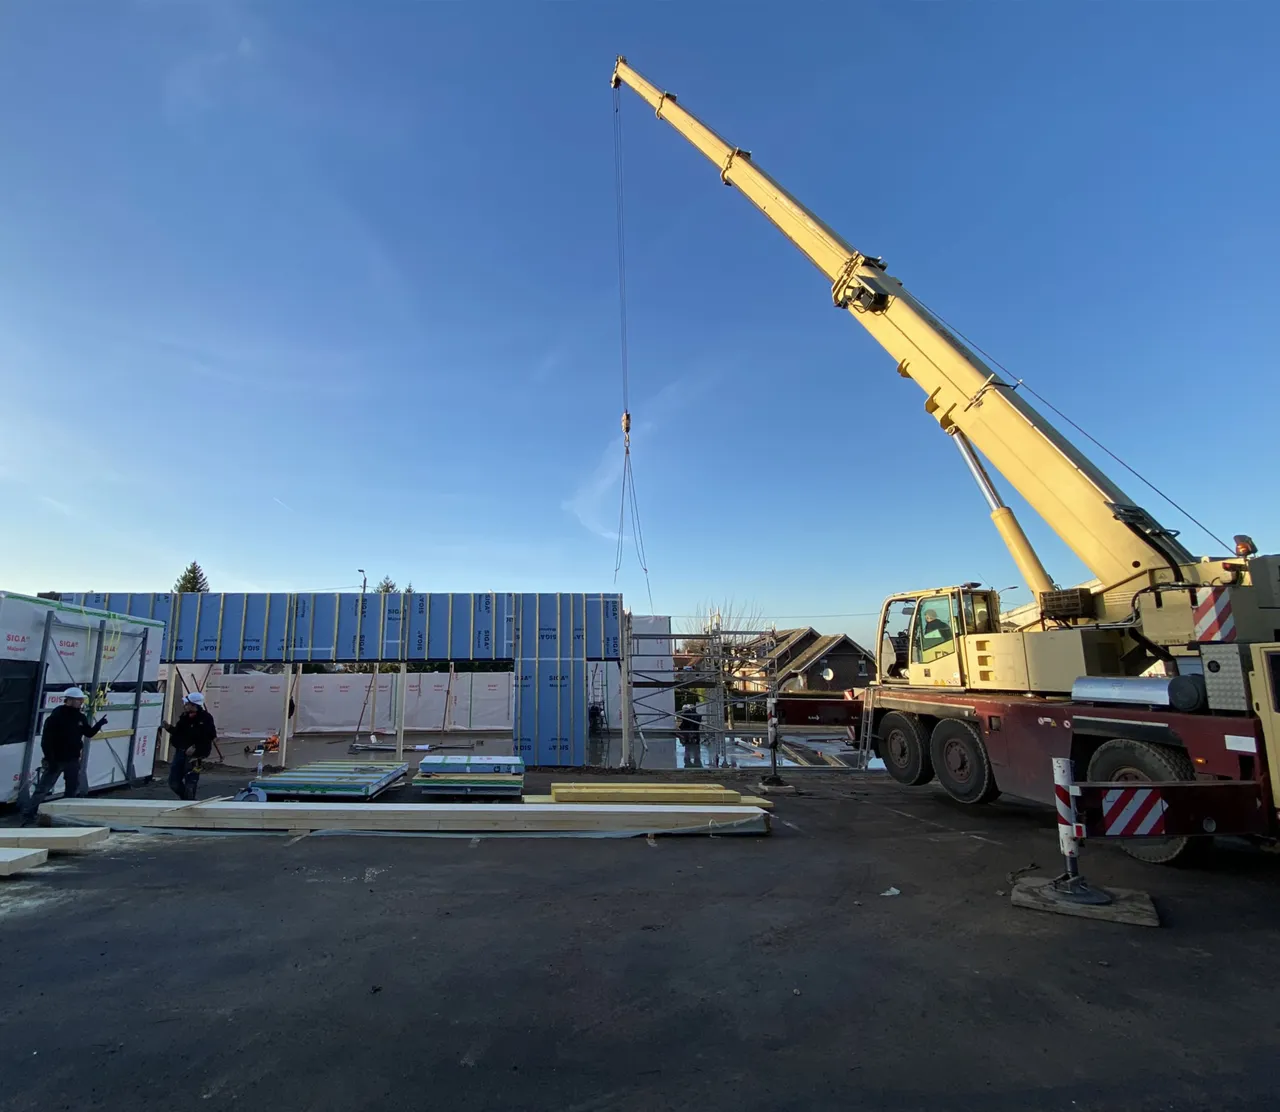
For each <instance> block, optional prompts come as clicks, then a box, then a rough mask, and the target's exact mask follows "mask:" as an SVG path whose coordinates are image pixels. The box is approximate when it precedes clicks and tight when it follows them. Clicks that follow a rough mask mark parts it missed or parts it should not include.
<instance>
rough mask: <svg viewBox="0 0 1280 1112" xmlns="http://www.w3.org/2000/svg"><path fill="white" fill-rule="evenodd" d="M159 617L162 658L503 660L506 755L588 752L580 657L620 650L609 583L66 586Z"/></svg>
mask: <svg viewBox="0 0 1280 1112" xmlns="http://www.w3.org/2000/svg"><path fill="white" fill-rule="evenodd" d="M62 598H63V601H64V602H67V603H70V604H73V605H78V606H85V607H91V608H94V609H99V610H109V611H112V612H113V613H117V614H128V615H131V616H133V617H138V618H151V619H154V620H158V621H162V622H164V623H165V633H164V647H163V650H162V653H161V660H163V661H164V662H165V663H169V664H175V663H176V664H292V663H297V662H303V661H316V662H324V663H330V664H345V663H357V662H382V663H399V662H421V661H427V660H431V661H467V660H485V661H492V660H510V661H511V662H512V668H513V671H514V672H515V683H514V687H515V707H514V710H513V715H512V720H513V724H514V725H513V739H514V744H515V754H516V755H517V756H519V757H522V758H524V761H525V764H526V765H529V766H535V767H537V766H540V767H550V766H569V767H572V766H577V765H582V764H585V763H586V753H587V722H588V713H587V707H588V690H587V671H588V669H587V662H588V661H601V660H613V661H617V660H621V658H622V596H621V595H618V594H582V593H568V594H549V593H544V594H515V593H504V592H500V591H486V592H481V593H479V594H443V593H417V592H415V593H413V594H406V593H403V592H393V593H391V594H378V593H376V592H366V593H364V594H301V595H299V594H282V593H273V594H211V593H209V594H173V593H167V594H96V593H93V592H83V593H78V594H64V595H63V596H62Z"/></svg>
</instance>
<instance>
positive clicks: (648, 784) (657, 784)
mask: <svg viewBox="0 0 1280 1112" xmlns="http://www.w3.org/2000/svg"><path fill="white" fill-rule="evenodd" d="M595 788H625V789H627V790H628V791H649V790H651V789H652V790H660V791H664V792H703V791H706V790H707V789H708V788H714V789H715V790H716V791H721V792H722V791H727V790H728V789H727V788H726V787H725V786H724V785H723V784H704V783H680V782H672V783H663V782H662V781H661V780H646V781H641V782H640V783H636V782H635V781H632V780H623V781H620V782H615V783H612V784H609V783H603V782H601V781H599V780H556V781H553V782H552V784H551V791H552V793H553V794H554V793H555V792H558V791H562V790H566V791H567V790H573V791H577V790H579V789H595Z"/></svg>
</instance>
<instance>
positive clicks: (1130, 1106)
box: [0, 773, 1280, 1112]
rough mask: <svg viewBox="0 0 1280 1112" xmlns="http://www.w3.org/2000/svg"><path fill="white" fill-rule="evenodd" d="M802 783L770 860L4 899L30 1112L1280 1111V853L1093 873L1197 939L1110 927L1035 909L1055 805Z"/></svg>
mask: <svg viewBox="0 0 1280 1112" xmlns="http://www.w3.org/2000/svg"><path fill="white" fill-rule="evenodd" d="M653 775H655V774H647V777H648V776H653ZM647 777H646V778H647ZM242 778H243V775H242V774H241V776H240V779H242ZM557 778H561V779H562V778H564V777H563V776H560V777H557ZM573 778H574V779H582V778H584V777H583V776H582V774H577V773H576V774H575V775H574V777H573ZM528 779H529V790H530V791H532V792H536V791H539V790H545V784H546V783H547V782H549V780H550V779H551V777H549V776H544V775H540V774H535V775H531V776H530V777H529V778H528ZM704 779H705V777H704ZM717 779H719V780H721V781H722V782H726V783H741V784H742V785H743V786H744V787H745V786H746V784H747V783H748V780H747V779H746V777H744V776H735V775H732V774H730V775H725V776H721V777H717ZM791 779H792V781H793V782H794V783H797V784H799V785H800V786H801V787H802V789H804V794H801V795H798V796H795V797H784V798H781V799H779V801H778V804H777V810H776V812H775V815H776V822H775V825H774V833H773V834H772V835H771V836H769V837H760V838H751V837H724V838H709V837H684V838H659V839H656V840H654V841H653V842H650V841H648V840H646V839H626V840H618V839H548V838H543V839H517V838H486V839H471V838H467V837H462V838H429V837H418V838H407V837H361V836H323V835H312V836H309V837H305V838H301V839H297V838H289V837H285V836H274V835H272V836H266V835H263V836H235V835H231V836H228V835H204V836H200V835H194V836H193V835H127V834H117V835H113V836H112V838H111V840H110V842H109V843H107V844H106V845H105V846H104V847H103V848H101V849H100V850H97V851H95V852H92V853H90V854H87V855H84V856H81V857H74V858H73V857H65V858H57V859H54V860H53V861H51V863H50V864H49V865H47V866H45V867H43V868H41V869H39V870H36V871H35V872H33V873H30V874H27V875H26V877H25V878H13V879H9V880H6V881H0V1000H3V1001H4V1007H3V1009H2V1010H0V1108H2V1109H4V1112H9V1110H14V1112H17V1110H27V1109H32V1110H36V1109H38V1110H40V1112H51V1110H55V1109H63V1108H68V1109H76V1110H77V1112H84V1110H89V1109H117V1108H118V1109H129V1110H130V1112H148V1110H151V1109H155V1110H161V1109H163V1110H164V1112H173V1110H174V1109H185V1108H197V1107H198V1108H201V1109H221V1108H246V1107H252V1108H255V1109H258V1108H269V1109H294V1108H299V1109H302V1108H305V1109H335V1110H337V1109H341V1110H343V1112H353V1110H359V1109H382V1108H392V1107H423V1108H441V1109H447V1110H449V1112H455V1110H456V1112H462V1110H471V1109H495V1110H496V1109H502V1110H504V1112H505V1110H509V1109H543V1108H546V1109H556V1110H557V1112H597V1110H599V1112H605V1110H615V1109H616V1110H623V1109H625V1110H637V1112H639V1110H644V1112H653V1110H657V1109H673V1110H684V1109H689V1110H693V1109H697V1110H700V1112H702V1110H708V1109H733V1110H735V1112H748V1110H756V1109H759V1110H762V1112H763V1110H769V1112H780V1110H792V1109H794V1110H797V1112H798V1110H801V1109H803V1110H806V1112H808V1110H812V1109H828V1108H831V1109H836V1108H839V1109H862V1108H865V1109H877V1110H898V1109H902V1110H907V1109H910V1110H913V1112H915V1110H919V1109H938V1110H962V1109H963V1110H969V1109H973V1110H978V1109H981V1110H983V1112H1005V1110H1007V1112H1029V1110H1042V1109H1043V1110H1056V1109H1062V1110H1064V1112H1065V1110H1072V1112H1083V1110H1090V1109H1097V1110H1102V1109H1107V1110H1111V1109H1116V1110H1119V1109H1123V1110H1125V1112H1144V1110H1156V1109H1160V1110H1183V1109H1186V1110H1197V1112H1198V1110H1202V1109H1215V1110H1230V1109H1274V1108H1276V1107H1277V1105H1278V1104H1280V1098H1276V1097H1275V1096H1274V1092H1275V1077H1276V1067H1277V1065H1278V1064H1280V1021H1278V1020H1277V1015H1278V1014H1280V1010H1278V1009H1277V1008H1276V1006H1275V989H1274V986H1275V985H1276V984H1277V983H1278V982H1280V945H1278V943H1280V928H1278V927H1277V922H1276V920H1277V909H1278V908H1280V901H1278V900H1277V895H1278V894H1280V860H1277V859H1276V858H1275V857H1273V856H1270V855H1267V854H1264V853H1261V852H1258V851H1254V850H1248V849H1243V848H1224V849H1220V850H1219V852H1217V853H1216V854H1215V855H1214V857H1213V859H1212V860H1211V861H1210V862H1209V864H1207V865H1206V866H1203V867H1199V868H1197V869H1194V870H1191V869H1169V868H1158V867H1153V866H1146V865H1141V864H1139V863H1137V862H1134V861H1131V860H1130V859H1128V858H1127V857H1125V856H1124V855H1123V854H1122V853H1120V852H1119V851H1118V850H1117V849H1115V848H1113V847H1110V846H1104V845H1095V844H1090V845H1088V846H1086V847H1085V850H1084V856H1083V857H1082V861H1083V864H1084V871H1085V873H1086V875H1087V876H1088V877H1089V879H1090V880H1092V881H1093V882H1095V883H1098V884H1103V885H1115V886H1124V887H1131V888H1143V889H1146V890H1147V891H1149V892H1150V893H1151V894H1152V896H1153V897H1154V899H1155V901H1156V904H1157V906H1158V908H1159V910H1160V913H1161V916H1162V919H1163V923H1164V925H1163V926H1162V927H1161V928H1159V929H1150V928H1140V927H1131V926H1122V925H1118V924H1113V923H1094V922H1083V921H1081V920H1078V919H1070V918H1064V917H1059V916H1054V915H1047V914H1043V913H1038V912H1033V911H1026V910H1022V909H1016V908H1013V907H1011V906H1010V902H1009V896H1008V892H1009V889H1010V887H1011V880H1010V874H1014V873H1016V872H1017V871H1019V870H1025V869H1029V870H1030V871H1031V872H1032V874H1033V875H1035V874H1039V875H1052V874H1053V873H1054V872H1055V871H1056V869H1057V862H1058V858H1057V855H1056V836H1055V829H1054V819H1053V816H1052V814H1050V813H1049V812H1048V811H1046V810H1044V809H1042V808H1037V807H1031V806H1024V805H1019V804H1017V803H1008V802H1004V801H1001V802H999V803H996V804H994V805H992V806H990V807H985V808H980V809H964V808H961V807H959V806H958V805H955V804H952V803H951V802H950V801H949V800H947V799H946V798H945V797H943V796H941V795H940V794H939V793H937V792H936V791H935V790H932V789H918V790H912V791H908V790H903V789H901V788H899V787H897V786H896V785H893V784H891V783H889V782H886V781H884V780H882V779H880V778H879V777H870V778H868V777H860V776H858V775H857V774H841V773H799V774H796V775H794V776H792V777H791ZM223 780H225V781H226V782H225V783H224V782H222V781H223ZM237 782H238V781H235V780H234V778H233V777H231V776H227V775H225V774H223V775H222V776H221V777H219V776H218V775H214V776H207V777H206V779H205V782H204V783H203V784H202V790H201V794H202V796H203V795H214V794H222V793H223V792H224V791H229V790H232V788H233V787H234V786H235V784H236V783H237ZM162 791H163V788H162V786H161V785H153V786H152V787H151V789H150V790H149V793H150V794H154V793H156V792H162ZM895 889H896V890H897V893H898V894H896V895H886V894H885V893H888V892H891V891H893V890H895Z"/></svg>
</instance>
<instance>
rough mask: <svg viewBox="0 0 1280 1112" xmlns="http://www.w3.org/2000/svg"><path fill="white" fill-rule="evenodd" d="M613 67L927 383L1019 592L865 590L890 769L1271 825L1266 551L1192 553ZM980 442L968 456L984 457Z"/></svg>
mask: <svg viewBox="0 0 1280 1112" xmlns="http://www.w3.org/2000/svg"><path fill="white" fill-rule="evenodd" d="M612 85H613V88H614V89H615V90H616V89H618V88H619V86H620V85H627V86H628V87H630V88H631V89H633V90H634V91H635V92H636V93H638V94H639V95H640V96H641V97H642V98H643V99H644V100H646V101H647V102H648V103H649V104H650V105H651V106H652V107H653V109H654V112H655V114H656V115H657V117H658V118H659V119H661V120H665V121H666V122H667V123H669V124H670V125H671V126H672V127H674V128H675V129H676V131H678V132H679V133H680V134H681V135H683V136H684V137H685V138H686V139H687V140H688V141H689V142H690V143H692V144H693V146H694V147H696V148H697V149H698V150H699V151H701V152H702V153H703V154H704V155H706V157H707V158H708V159H710V160H711V162H712V163H713V164H714V165H715V166H716V167H717V168H718V170H719V172H720V180H721V181H722V182H723V183H724V184H725V185H729V186H734V187H736V188H737V189H738V190H739V191H741V193H742V194H743V195H744V196H745V197H746V198H747V199H748V200H749V201H751V203H752V204H754V205H755V206H756V208H758V209H759V210H760V212H762V213H763V214H764V215H765V216H766V217H767V218H768V219H769V220H770V221H772V223H773V225H774V226H775V227H776V228H777V229H778V230H779V231H780V232H782V234H783V235H785V236H786V237H787V238H788V239H789V240H791V242H792V243H794V244H795V245H796V246H797V247H798V248H799V249H800V250H801V251H802V252H803V253H804V254H805V255H806V256H808V258H809V260H810V261H811V262H812V263H813V264H814V265H815V266H816V267H817V268H818V269H819V270H820V271H821V272H822V273H823V275H824V276H825V277H826V279H827V281H828V282H830V284H831V298H832V302H833V304H834V305H835V306H836V307H837V308H839V309H845V310H847V311H848V312H849V313H851V314H852V315H853V318H854V319H855V320H856V321H857V322H858V323H859V324H861V325H862V326H863V327H864V328H865V329H866V330H867V331H868V332H870V333H871V335H872V336H873V337H874V338H875V339H876V340H877V341H878V342H879V344H880V345H881V346H882V347H883V348H884V349H885V350H886V351H887V352H888V353H889V354H890V355H891V356H892V357H893V359H894V360H895V361H896V362H897V369H898V374H899V375H901V376H902V377H903V378H908V379H911V380H912V381H913V382H915V383H916V384H917V385H918V386H919V387H920V388H921V389H922V390H923V391H924V393H925V403H924V408H925V412H926V413H928V414H929V415H930V416H931V417H932V418H933V419H934V420H935V421H936V422H937V423H938V426H939V427H940V428H941V429H942V431H943V432H944V433H945V434H946V435H947V436H949V437H950V438H951V439H952V441H953V442H954V443H955V445H956V448H957V449H958V450H959V452H960V455H961V457H962V458H963V460H964V463H965V465H966V466H967V467H968V469H969V470H970V472H971V473H972V474H973V477H974V479H975V480H976V482H977V484H978V487H979V489H980V490H981V492H982V495H983V497H984V498H985V500H986V502H987V504H988V506H989V508H990V511H991V520H992V522H993V524H994V525H995V527H996V529H997V531H998V532H999V534H1000V536H1001V538H1002V539H1003V541H1004V543H1005V545H1006V546H1007V547H1008V549H1009V552H1010V555H1011V556H1012V557H1013V560H1014V563H1015V564H1016V565H1017V567H1018V569H1019V572H1020V573H1021V574H1022V575H1023V576H1024V577H1025V581H1026V584H1027V586H1028V587H1029V588H1030V590H1031V592H1032V596H1033V598H1034V600H1035V602H1034V607H1033V609H1034V611H1035V613H1034V614H1033V616H1032V618H1031V619H1030V620H1028V621H1026V622H1025V623H1023V624H1022V626H1021V628H1009V627H1008V626H1007V623H1002V621H1001V616H1000V599H999V595H998V593H997V592H996V591H992V590H988V589H984V588H983V587H981V585H979V584H977V583H971V582H967V583H959V584H954V585H951V586H945V587H935V588H930V589H928V590H921V591H907V592H904V593H901V594H895V595H893V596H891V597H890V598H889V599H887V600H886V601H885V603H884V605H883V607H882V609H881V613H880V620H879V630H878V636H877V650H878V651H877V658H876V669H875V677H874V681H873V682H872V683H871V684H870V686H869V687H867V688H866V690H865V693H864V695H863V704H862V708H861V714H860V731H859V732H860V737H861V739H863V744H865V745H869V746H871V747H872V748H873V749H874V751H875V752H876V753H877V754H878V755H879V756H880V757H881V759H882V760H883V761H884V764H885V768H886V770H887V771H888V773H889V775H890V776H892V777H893V778H894V779H895V780H897V781H898V782H900V783H902V784H908V785H921V784H927V783H929V782H930V781H931V780H933V779H934V778H935V777H936V778H937V781H938V783H939V784H940V785H941V786H942V788H943V789H944V790H945V791H946V792H947V793H948V794H949V795H951V796H952V797H953V798H955V799H957V800H959V801H960V802H962V803H968V804H981V803H987V802H989V801H991V800H993V799H995V798H996V796H998V795H999V794H1000V793H1001V792H1007V793H1009V794H1011V795H1015V796H1019V797H1021V798H1026V799H1031V800H1035V801H1039V802H1043V803H1053V801H1054V781H1053V768H1052V761H1051V758H1054V757H1070V758H1071V759H1072V760H1073V762H1074V766H1075V768H1076V769H1085V770H1087V774H1086V780H1085V781H1083V782H1081V783H1079V784H1078V791H1079V795H1078V807H1079V811H1080V818H1081V821H1082V823H1083V824H1084V826H1085V829H1086V832H1087V833H1088V834H1090V835H1107V836H1115V837H1119V838H1121V839H1123V841H1122V842H1121V844H1122V845H1123V846H1124V848H1125V849H1126V850H1127V851H1128V852H1129V853H1130V854H1131V855H1132V856H1134V857H1137V858H1139V859H1141V860H1144V861H1150V862H1153V863H1171V862H1174V861H1177V860H1180V859H1183V858H1185V857H1186V856H1187V855H1188V854H1190V853H1192V852H1194V851H1195V850H1196V849H1198V848H1202V847H1204V846H1205V845H1206V844H1207V842H1208V841H1209V838H1207V837H1206V836H1211V835H1214V834H1236V835H1245V836H1251V837H1254V838H1257V839H1260V840H1265V841H1266V842H1268V843H1270V842H1274V841H1275V840H1276V838H1277V836H1278V835H1280V815H1278V814H1277V810H1276V800H1277V799H1280V556H1275V555H1269V556H1262V555H1258V552H1257V548H1256V546H1255V545H1254V543H1253V541H1252V540H1251V539H1250V538H1249V537H1248V536H1245V535H1238V536H1236V537H1235V538H1234V544H1235V553H1234V555H1233V556H1226V557H1218V556H1215V557H1202V558H1200V559H1197V558H1196V557H1195V556H1193V555H1192V553H1191V552H1189V551H1188V550H1187V549H1186V548H1184V547H1183V545H1182V543H1181V542H1180V541H1179V540H1178V538H1177V534H1176V532H1175V531H1173V530H1170V529H1166V528H1164V527H1163V526H1162V525H1161V524H1160V523H1159V522H1158V521H1156V520H1155V518H1154V517H1153V516H1152V515H1151V514H1149V513H1148V512H1147V511H1146V510H1144V509H1142V508H1141V507H1139V506H1137V505H1136V504H1135V503H1134V502H1133V501H1132V500H1131V499H1130V498H1128V497H1127V496H1126V495H1125V493H1124V492H1123V491H1122V490H1120V488H1119V487H1117V486H1116V485H1115V484H1114V483H1113V482H1112V481H1111V480H1110V479H1109V478H1107V476H1106V475H1104V474H1103V473H1102V472H1101V471H1100V470H1099V469H1098V468H1097V467H1096V466H1095V465H1094V464H1093V463H1092V462H1091V461H1090V460H1089V459H1088V458H1087V457H1085V456H1084V455H1083V453H1081V452H1080V451H1079V450H1078V449H1077V448H1076V447H1075V446H1074V445H1073V444H1072V443H1070V442H1069V441H1068V440H1067V439H1066V438H1065V437H1064V436H1063V435H1062V434H1061V433H1059V432H1058V431H1057V430H1056V429H1054V428H1053V426H1052V425H1051V424H1050V423H1049V422H1048V421H1046V420H1045V418H1044V417H1043V416H1042V415H1041V414H1040V413H1038V412H1036V410H1035V409H1033V408H1032V407H1031V406H1030V405H1029V404H1028V403H1027V401H1026V399H1025V397H1024V396H1023V394H1021V393H1019V391H1018V385H1019V384H1018V383H1010V382H1007V381H1005V380H1004V379H1003V378H1002V377H1001V376H1000V375H999V374H997V373H996V372H995V370H993V369H992V368H991V367H990V366H988V365H987V363H986V362H985V361H984V360H983V359H981V358H979V356H978V355H977V354H976V353H975V352H974V351H972V350H970V347H969V346H968V345H966V344H965V343H963V342H961V340H960V339H959V338H958V337H957V336H955V335H954V334H953V332H952V330H951V329H949V328H948V327H946V326H945V325H944V324H943V322H942V321H941V320H940V319H939V318H938V317H937V316H936V315H935V314H934V313H932V312H931V311H930V310H929V309H928V308H927V307H926V306H925V305H924V304H923V303H922V302H921V301H919V300H918V299H917V298H915V297H913V296H912V295H911V294H910V293H909V292H908V291H907V290H906V289H905V288H904V287H903V285H902V283H901V282H899V281H898V280H897V279H896V278H894V277H892V276H890V275H889V274H888V273H887V271H886V268H885V263H884V261H883V260H882V259H879V258H874V257H872V256H869V255H864V254H862V253H861V252H859V251H856V250H854V249H853V248H852V247H851V246H849V244H847V243H846V242H845V241H844V240H843V239H841V238H840V236H839V235H837V234H836V233H835V232H834V231H832V230H831V229H830V228H829V227H827V225H826V224H824V223H823V222H822V221H821V220H820V219H819V218H818V217H817V216H815V215H814V214H813V213H811V212H810V211H809V210H808V209H806V208H805V207H804V206H803V205H802V204H800V202H799V201H797V200H796V199H795V198H794V197H792V196H791V195H790V194H789V193H787V192H786V190H784V189H783V188H782V187H781V186H780V185H779V184H778V183H777V182H775V181H774V180H773V179H772V178H770V177H769V176H768V175H767V174H766V173H764V172H763V171H762V170H761V169H759V167H757V166H756V165H755V163H754V162H753V161H752V158H751V155H750V152H748V151H744V150H742V149H740V148H738V147H734V146H731V145H730V144H728V143H726V142H725V141H724V140H723V139H721V138H720V137H719V136H718V135H717V134H716V133H715V132H713V131H712V130H711V129H710V128H708V127H706V126H705V125H704V124H703V123H701V122H700V121H699V120H698V119H696V118H695V117H694V116H693V115H691V114H690V113H689V112H687V111H686V110H685V109H684V108H683V107H682V106H681V105H680V104H679V103H678V101H677V100H676V97H675V96H674V95H673V94H672V93H668V92H664V91H662V90H660V89H658V88H657V87H656V86H655V85H653V84H651V83H650V82H649V81H647V80H646V79H645V78H644V77H642V76H641V75H640V74H639V73H637V72H636V71H635V70H634V69H632V68H631V66H629V65H628V64H627V61H626V59H625V58H622V57H619V58H618V60H617V63H616V65H615V67H614V71H613V78H612ZM984 460H985V463H984V462H983V461H984ZM988 466H989V467H990V468H991V469H993V470H994V471H995V472H997V473H998V474H999V475H1002V476H1003V477H1004V478H1005V479H1006V480H1007V481H1008V482H1009V484H1010V485H1011V486H1012V487H1013V488H1014V489H1015V490H1017V491H1018V493H1019V494H1021V495H1022V497H1023V498H1025V499H1026V501H1027V502H1028V503H1029V504H1030V505H1031V507H1032V508H1033V509H1034V510H1035V511H1036V512H1037V513H1038V514H1039V515H1040V516H1041V517H1042V518H1043V519H1044V520H1045V521H1046V522H1047V523H1048V524H1049V526H1050V527H1051V528H1052V529H1053V530H1054V532H1055V533H1057V535H1058V536H1059V537H1061V538H1062V540H1063V541H1064V542H1065V543H1066V544H1067V546H1068V547H1069V548H1070V549H1071V550H1072V551H1073V552H1074V553H1075V554H1076V555H1077V556H1078V557H1079V558H1080V560H1081V562H1082V563H1083V564H1084V565H1085V566H1086V567H1087V568H1089V570H1090V571H1091V572H1092V573H1093V574H1094V576H1095V577H1096V578H1097V581H1098V583H1097V585H1096V586H1092V587H1089V588H1071V589H1060V588H1058V587H1057V586H1056V585H1055V584H1054V582H1053V580H1052V579H1051V578H1050V576H1049V574H1048V572H1046V570H1045V568H1044V565H1043V564H1042V563H1041V561H1040V558H1039V557H1038V556H1037V554H1036V552H1035V551H1034V549H1033V548H1032V546H1031V544H1030V542H1029V541H1028V539H1027V537H1026V534H1025V533H1024V532H1023V530H1022V528H1021V526H1020V525H1019V523H1018V521H1017V519H1016V518H1015V516H1014V513H1013V511H1012V510H1011V509H1010V508H1009V507H1008V506H1006V505H1005V504H1004V502H1003V501H1002V499H1001V497H1000V495H999V493H998V492H997V490H996V487H995V485H994V483H993V482H992V480H991V477H990V474H989V472H988Z"/></svg>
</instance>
